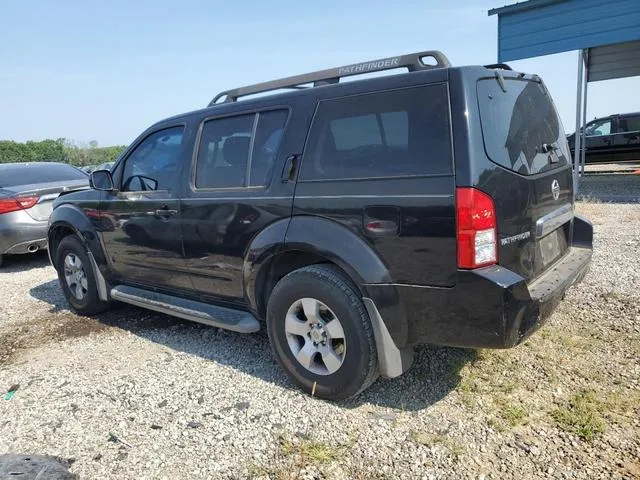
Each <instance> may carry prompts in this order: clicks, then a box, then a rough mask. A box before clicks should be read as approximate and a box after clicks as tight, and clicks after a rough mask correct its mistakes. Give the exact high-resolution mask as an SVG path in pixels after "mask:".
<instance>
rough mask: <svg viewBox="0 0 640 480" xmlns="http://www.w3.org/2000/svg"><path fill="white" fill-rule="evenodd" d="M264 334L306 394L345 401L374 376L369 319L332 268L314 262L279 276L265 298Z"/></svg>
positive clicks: (347, 283)
mask: <svg viewBox="0 0 640 480" xmlns="http://www.w3.org/2000/svg"><path fill="white" fill-rule="evenodd" d="M267 333H268V334H269V339H270V341H271V345H272V347H273V351H274V353H275V356H276V358H277V359H278V363H279V364H280V366H281V367H282V368H283V369H284V370H285V372H286V373H287V374H288V376H289V377H290V378H291V380H292V381H293V382H294V383H295V384H296V385H297V386H298V387H300V388H301V389H302V390H304V391H305V392H307V393H313V394H314V395H315V396H318V397H320V398H325V399H328V400H344V399H347V398H350V397H353V396H355V395H357V394H358V393H360V392H362V391H363V390H365V389H366V388H367V387H369V385H371V384H372V383H373V382H374V381H375V379H376V378H377V377H378V363H377V352H376V345H375V340H374V336H373V328H372V326H371V321H370V320H369V316H368V315H367V311H366V309H365V307H364V305H363V303H362V299H361V297H360V295H359V293H358V292H357V291H356V289H355V288H354V287H353V285H352V283H351V282H350V281H349V279H348V278H346V277H345V275H344V274H343V273H342V272H341V271H340V270H338V269H337V268H335V267H332V266H326V265H314V266H310V267H305V268H301V269H299V270H295V271H294V272H291V273H290V274H288V275H287V276H285V277H284V278H283V279H281V280H280V281H279V282H278V284H277V285H276V286H275V288H274V289H273V292H272V294H271V296H270V298H269V303H268V306H267Z"/></svg>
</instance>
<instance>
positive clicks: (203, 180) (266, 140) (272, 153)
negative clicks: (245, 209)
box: [195, 110, 287, 188]
mask: <svg viewBox="0 0 640 480" xmlns="http://www.w3.org/2000/svg"><path fill="white" fill-rule="evenodd" d="M286 119H287V111H286V110H274V111H269V112H259V113H252V114H248V115H239V116H235V117H226V118H220V119H214V120H208V121H206V122H205V123H204V125H203V127H202V134H201V136H200V145H199V148H198V158H197V163H196V176H195V186H196V188H243V187H261V186H264V185H266V184H267V183H268V182H269V180H270V179H271V175H272V173H273V167H274V164H275V161H276V156H277V154H278V151H279V149H280V144H281V141H282V137H283V135H284V125H285V122H286ZM254 132H255V134H254Z"/></svg>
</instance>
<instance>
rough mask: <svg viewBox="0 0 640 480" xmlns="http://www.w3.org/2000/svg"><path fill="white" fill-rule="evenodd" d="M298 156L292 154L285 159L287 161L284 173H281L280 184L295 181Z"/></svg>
mask: <svg viewBox="0 0 640 480" xmlns="http://www.w3.org/2000/svg"><path fill="white" fill-rule="evenodd" d="M299 160H300V155H298V154H294V155H289V156H288V157H287V161H286V162H285V164H284V171H283V172H282V182H283V183H287V182H293V181H294V180H295V179H296V170H297V169H298V163H299Z"/></svg>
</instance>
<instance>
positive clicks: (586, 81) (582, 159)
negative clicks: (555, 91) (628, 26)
mask: <svg viewBox="0 0 640 480" xmlns="http://www.w3.org/2000/svg"><path fill="white" fill-rule="evenodd" d="M582 52H583V58H584V99H583V101H582V135H581V137H582V138H581V139H580V145H582V153H581V155H580V177H582V175H583V174H584V164H585V157H586V152H587V140H586V138H585V137H586V132H585V131H584V126H585V125H586V124H587V98H588V93H587V92H588V88H589V49H588V48H587V49H585V50H583V51H582Z"/></svg>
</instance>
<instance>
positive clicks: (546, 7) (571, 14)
mask: <svg viewBox="0 0 640 480" xmlns="http://www.w3.org/2000/svg"><path fill="white" fill-rule="evenodd" d="M489 15H498V62H508V61H512V60H521V59H525V58H531V57H538V56H542V55H550V54H552V53H560V52H568V51H571V50H578V51H579V59H578V88H577V90H578V91H577V102H576V132H578V131H580V127H581V126H584V125H585V123H586V110H587V108H586V107H587V85H588V82H595V81H599V80H609V79H614V78H623V77H632V76H636V75H640V0H608V1H606V2H603V1H602V0H527V1H524V2H520V3H515V4H512V5H507V6H504V7H500V8H494V9H492V10H489ZM585 70H586V76H585V75H584V71H585ZM583 80H584V87H583ZM583 137H584V129H583V132H582V135H576V137H575V138H576V145H575V157H574V173H575V175H574V178H575V182H576V185H575V186H576V189H575V190H576V191H577V186H578V185H577V175H578V171H579V168H578V167H579V163H580V162H579V157H580V145H581V144H584V138H583ZM582 165H583V166H584V149H583V150H582Z"/></svg>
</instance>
